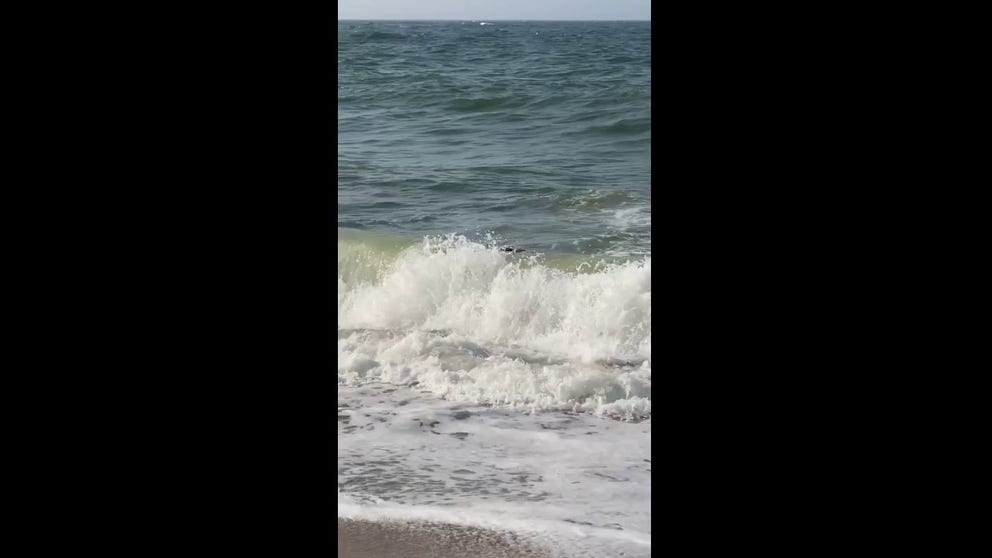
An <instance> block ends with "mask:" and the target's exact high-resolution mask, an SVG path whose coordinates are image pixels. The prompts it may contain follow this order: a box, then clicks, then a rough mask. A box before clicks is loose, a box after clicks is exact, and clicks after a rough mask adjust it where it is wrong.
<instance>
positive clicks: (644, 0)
mask: <svg viewBox="0 0 992 558" xmlns="http://www.w3.org/2000/svg"><path fill="white" fill-rule="evenodd" d="M338 19H463V20H472V19H475V20H485V19H642V20H650V19H651V0H338Z"/></svg>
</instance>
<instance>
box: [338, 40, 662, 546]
mask: <svg viewBox="0 0 992 558" xmlns="http://www.w3.org/2000/svg"><path fill="white" fill-rule="evenodd" d="M338 37H339V38H338V54H337V56H338V60H337V62H338V64H337V66H338V184H337V188H338V217H337V219H338V229H337V230H338V262H337V263H338V273H337V275H338V277H337V298H338V302H337V304H338V308H337V322H338V329H337V350H338V355H337V357H338V358H337V362H338V370H337V379H338V514H339V517H353V518H364V519H374V520H375V519H384V520H390V519H400V520H408V519H420V520H427V521H437V522H442V523H463V524H470V525H474V526H479V527H486V528H492V529H500V530H510V531H513V532H514V533H515V535H514V536H516V537H517V538H518V539H519V538H523V539H525V540H527V541H528V542H532V543H535V544H537V545H539V546H542V547H544V548H546V549H548V550H549V555H553V556H572V557H593V556H595V557H600V556H625V557H628V558H629V557H646V556H650V554H651V542H650V533H651V528H650V493H651V459H650V457H651V453H650V440H651V417H652V407H651V401H652V398H651V158H650V150H651V57H650V56H651V55H650V46H651V45H650V43H651V24H650V23H649V22H622V23H621V22H598V23H587V22H503V21H496V22H485V21H474V22H473V21H464V22H382V21H376V22H362V21H341V22H339V23H338Z"/></svg>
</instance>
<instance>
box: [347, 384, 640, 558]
mask: <svg viewBox="0 0 992 558" xmlns="http://www.w3.org/2000/svg"><path fill="white" fill-rule="evenodd" d="M418 387H419V386H418ZM338 400H339V405H340V407H339V417H338V516H339V517H344V518H354V519H368V520H374V521H383V520H385V521H430V522H441V523H454V524H461V525H470V526H475V527H482V528H488V529H496V530H508V531H513V532H514V533H516V534H517V535H518V536H517V538H518V539H521V540H527V541H530V542H532V543H534V544H536V545H538V546H542V547H544V548H547V549H551V550H558V551H559V552H553V553H552V554H553V555H558V554H559V553H560V554H561V555H562V556H569V557H572V558H575V557H592V556H596V557H599V556H619V555H623V556H627V557H641V556H644V557H646V556H650V554H651V539H650V537H651V499H650V494H651V460H650V457H651V434H650V427H651V426H650V421H648V422H642V423H637V424H634V423H624V422H617V421H608V420H602V419H600V418H597V417H593V416H590V415H585V414H574V413H557V412H542V413H537V414H521V413H516V412H513V411H512V410H510V409H506V408H503V407H485V406H475V405H466V404H459V403H454V402H450V401H443V400H440V399H437V398H435V397H433V396H431V395H430V394H425V393H422V392H420V391H418V390H416V389H411V388H403V387H394V386H387V385H384V384H371V385H365V386H359V387H348V386H342V388H341V389H340V390H339V395H338ZM621 553H622V554H621Z"/></svg>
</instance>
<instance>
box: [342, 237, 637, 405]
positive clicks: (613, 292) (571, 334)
mask: <svg viewBox="0 0 992 558" xmlns="http://www.w3.org/2000/svg"><path fill="white" fill-rule="evenodd" d="M337 290H338V339H337V344H338V383H339V384H341V385H348V386H360V385H365V384H370V383H376V382H385V383H390V384H398V385H407V386H417V388H418V389H421V390H428V391H430V392H432V393H434V394H436V395H439V396H442V397H444V398H446V399H449V400H453V401H464V402H471V403H482V404H489V405H498V406H507V407H511V408H515V409H519V410H524V411H549V410H555V411H572V412H590V413H594V414H598V415H605V416H610V417H615V418H620V419H624V420H638V419H643V418H647V417H650V414H651V258H650V256H646V257H643V258H641V259H637V260H632V261H607V260H595V259H591V258H589V257H586V258H580V257H578V256H576V255H574V254H570V255H555V254H547V255H546V254H539V253H532V252H523V253H513V252H507V251H505V249H504V247H502V246H501V245H500V244H499V243H498V242H496V241H495V240H493V239H492V238H489V239H483V240H481V241H473V240H469V239H468V238H466V237H464V236H459V235H454V234H452V235H447V236H440V237H431V236H428V237H425V238H424V239H423V240H422V241H421V242H412V241H410V240H408V239H405V238H401V237H394V236H388V235H385V234H380V233H371V232H365V231H357V230H348V229H339V235H338V289H337Z"/></svg>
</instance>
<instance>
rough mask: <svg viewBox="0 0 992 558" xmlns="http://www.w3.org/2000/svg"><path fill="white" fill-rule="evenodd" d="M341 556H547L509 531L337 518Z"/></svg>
mask: <svg viewBox="0 0 992 558" xmlns="http://www.w3.org/2000/svg"><path fill="white" fill-rule="evenodd" d="M337 544H338V556H339V557H340V558H384V557H387V556H403V557H405V558H461V557H464V556H471V557H473V558H511V557H519V558H550V557H551V554H550V553H549V552H548V551H546V550H543V549H539V548H536V547H535V546H534V545H533V544H528V543H525V542H524V541H521V540H519V539H517V538H516V536H515V535H513V534H512V533H509V532H499V531H493V530H488V529H481V528H477V527H467V526H463V525H454V524H450V523H433V522H419V521H418V522H396V521H368V520H363V519H343V518H340V517H339V518H338V543H337Z"/></svg>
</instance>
